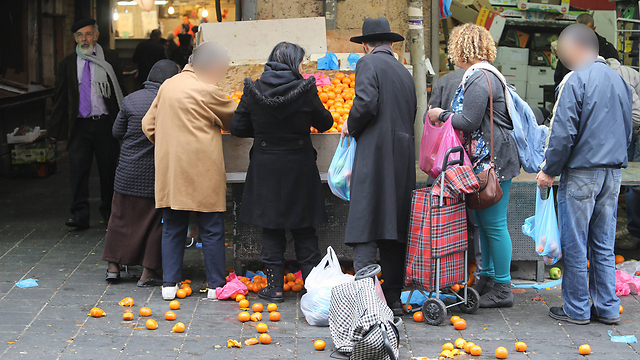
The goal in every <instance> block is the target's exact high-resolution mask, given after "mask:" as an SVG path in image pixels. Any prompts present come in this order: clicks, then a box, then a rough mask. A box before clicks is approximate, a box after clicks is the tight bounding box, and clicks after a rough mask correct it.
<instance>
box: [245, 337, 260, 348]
mask: <svg viewBox="0 0 640 360" xmlns="http://www.w3.org/2000/svg"><path fill="white" fill-rule="evenodd" d="M259 343H260V341H258V339H256V338H250V339H247V340H245V341H244V344H245V345H247V346H251V345H255V344H259Z"/></svg>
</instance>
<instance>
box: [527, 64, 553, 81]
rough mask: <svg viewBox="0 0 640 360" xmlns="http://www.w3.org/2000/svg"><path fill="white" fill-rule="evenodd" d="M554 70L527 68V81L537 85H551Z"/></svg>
mask: <svg viewBox="0 0 640 360" xmlns="http://www.w3.org/2000/svg"><path fill="white" fill-rule="evenodd" d="M554 74H555V70H553V69H552V68H551V67H548V66H527V76H528V81H529V82H530V83H533V84H538V85H551V84H553V83H554V82H555V81H554V79H553V75H554Z"/></svg>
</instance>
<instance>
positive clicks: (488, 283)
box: [472, 275, 495, 295]
mask: <svg viewBox="0 0 640 360" xmlns="http://www.w3.org/2000/svg"><path fill="white" fill-rule="evenodd" d="M494 285H495V282H494V279H493V278H492V277H489V276H483V275H480V279H478V281H476V283H475V284H473V286H472V288H474V289H476V291H477V292H478V294H480V295H484V294H486V293H488V292H489V291H491V289H493V287H494Z"/></svg>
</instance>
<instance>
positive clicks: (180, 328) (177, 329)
mask: <svg viewBox="0 0 640 360" xmlns="http://www.w3.org/2000/svg"><path fill="white" fill-rule="evenodd" d="M171 332H174V333H181V332H184V323H181V322H179V323H176V324H175V325H173V329H171Z"/></svg>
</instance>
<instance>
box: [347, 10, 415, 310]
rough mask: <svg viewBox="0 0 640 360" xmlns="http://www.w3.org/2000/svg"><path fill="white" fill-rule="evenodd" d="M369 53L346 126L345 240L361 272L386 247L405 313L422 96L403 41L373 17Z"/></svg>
mask: <svg viewBox="0 0 640 360" xmlns="http://www.w3.org/2000/svg"><path fill="white" fill-rule="evenodd" d="M362 34H363V35H362V36H356V37H352V38H351V41H352V42H355V43H359V44H363V47H364V52H365V53H366V54H367V55H365V56H363V57H362V58H360V60H358V63H357V64H356V97H355V99H354V100H353V107H352V108H351V112H350V113H349V120H348V121H346V122H345V123H344V125H343V127H342V131H343V133H345V134H350V135H351V136H353V137H354V138H355V139H356V141H357V142H358V146H357V149H356V154H355V159H354V162H353V172H352V175H351V205H350V208H349V218H348V220H347V229H346V234H345V243H346V244H348V245H350V246H352V247H353V261H354V268H355V270H356V271H357V270H360V269H362V268H363V267H365V266H367V265H371V264H373V263H374V262H375V261H376V252H377V250H378V249H380V266H381V267H382V276H383V277H384V284H383V285H382V289H383V291H384V295H385V298H386V299H387V303H388V305H389V307H391V309H392V310H393V312H394V314H396V315H397V316H400V315H402V303H401V302H400V292H401V290H402V286H403V284H404V276H405V268H404V259H405V247H406V245H405V243H406V241H407V228H408V225H409V214H410V210H411V193H412V191H413V189H414V188H415V185H416V170H415V150H414V138H413V123H414V121H415V117H416V108H417V100H416V92H415V86H414V83H413V78H412V77H411V74H410V73H409V71H408V70H407V69H406V68H405V67H404V66H403V65H402V64H400V62H399V61H398V60H396V59H395V57H394V55H393V51H392V50H391V44H392V43H393V42H397V41H404V38H403V37H402V36H401V35H399V34H396V33H392V32H391V29H390V26H389V21H388V20H387V19H386V18H385V17H380V18H378V19H366V20H365V21H364V24H363V25H362Z"/></svg>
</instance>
